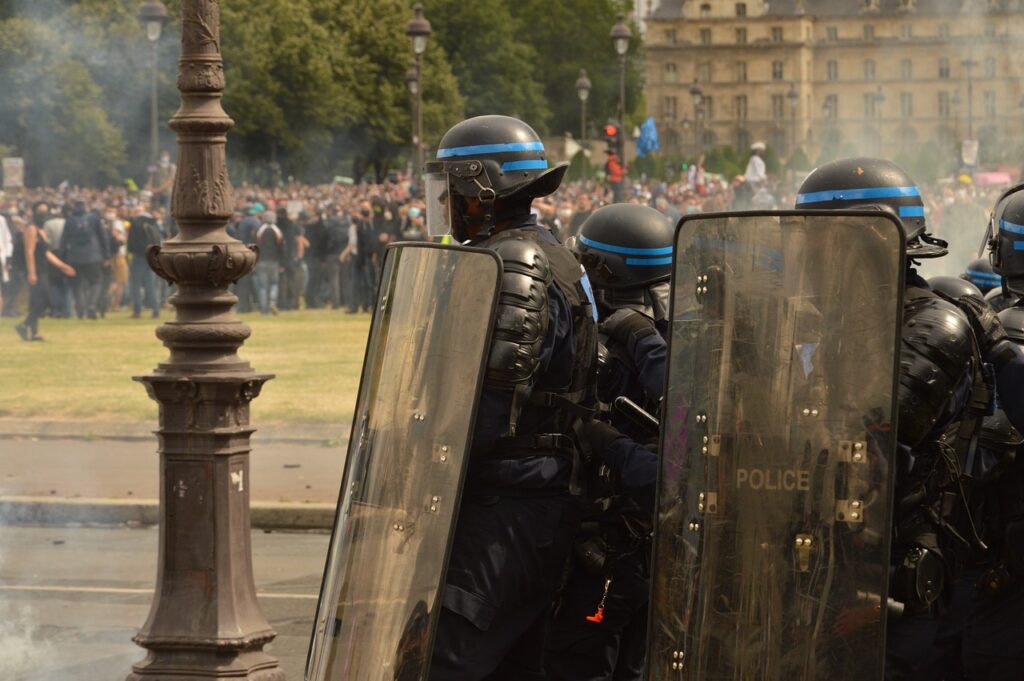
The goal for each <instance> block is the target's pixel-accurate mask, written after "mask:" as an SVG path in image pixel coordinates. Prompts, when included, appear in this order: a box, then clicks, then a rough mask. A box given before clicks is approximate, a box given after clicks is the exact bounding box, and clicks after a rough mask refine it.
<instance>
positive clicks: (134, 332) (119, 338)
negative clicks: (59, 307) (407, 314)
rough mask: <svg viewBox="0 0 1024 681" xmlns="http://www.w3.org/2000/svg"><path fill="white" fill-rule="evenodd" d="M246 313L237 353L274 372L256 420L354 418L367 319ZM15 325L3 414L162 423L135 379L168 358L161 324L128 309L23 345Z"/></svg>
mask: <svg viewBox="0 0 1024 681" xmlns="http://www.w3.org/2000/svg"><path fill="white" fill-rule="evenodd" d="M172 315H173V312H172V311H168V310H165V311H164V315H163V316H164V318H169V317H171V316H172ZM239 316H240V317H241V318H242V320H243V321H245V323H247V324H248V325H249V326H250V327H252V337H251V338H250V339H249V340H248V342H246V344H245V345H244V346H242V350H241V353H240V354H241V355H242V357H244V358H245V359H246V360H248V361H249V362H250V363H251V364H252V366H253V368H254V369H255V370H256V371H258V372H260V373H272V374H275V375H276V378H274V379H273V380H271V381H269V382H268V383H267V384H266V385H265V386H264V388H263V392H262V394H261V395H260V396H259V397H258V398H257V399H256V400H255V401H254V402H253V404H252V420H253V423H254V424H265V423H337V422H339V421H344V422H348V421H349V420H350V419H351V415H352V410H353V409H354V407H355V398H356V391H357V390H358V388H359V371H360V369H361V367H362V363H363V350H364V347H365V344H366V335H367V333H368V330H369V326H370V316H369V315H367V314H358V315H347V314H344V313H343V312H337V311H330V310H304V311H301V312H283V313H281V314H280V315H279V316H277V317H262V316H260V315H258V314H245V315H239ZM17 321H19V320H14V319H2V320H0V416H2V417H7V418H25V419H47V420H95V421H108V422H110V421H119V422H137V421H149V422H153V423H154V424H155V422H156V418H157V409H156V403H155V402H153V401H152V400H150V399H149V397H148V396H147V395H146V390H145V388H144V387H143V386H142V385H141V384H140V383H137V382H135V381H133V380H132V376H138V375H140V374H146V373H149V372H150V371H151V370H153V369H154V368H155V367H156V365H157V363H159V362H161V361H163V360H165V359H166V358H167V354H168V353H167V349H166V348H165V347H164V346H163V344H162V343H161V342H160V341H159V340H157V338H156V336H155V335H154V333H153V332H154V329H155V328H156V326H157V325H158V323H159V322H160V321H161V320H153V319H148V318H144V319H131V318H129V316H128V313H127V312H124V311H122V312H118V313H114V314H108V315H107V318H106V319H101V320H98V321H78V320H59V319H43V320H41V322H40V328H39V332H40V335H42V336H44V337H45V338H46V341H45V342H42V343H26V342H24V341H22V340H21V339H20V338H19V337H18V335H17V334H16V333H15V332H14V325H15V323H16V322H17Z"/></svg>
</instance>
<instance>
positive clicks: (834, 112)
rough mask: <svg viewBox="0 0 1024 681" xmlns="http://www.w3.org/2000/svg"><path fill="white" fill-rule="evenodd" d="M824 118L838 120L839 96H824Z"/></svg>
mask: <svg viewBox="0 0 1024 681" xmlns="http://www.w3.org/2000/svg"><path fill="white" fill-rule="evenodd" d="M822 110H823V111H824V113H825V118H829V119H831V120H835V119H837V118H839V95H826V97H825V106H823V107H822Z"/></svg>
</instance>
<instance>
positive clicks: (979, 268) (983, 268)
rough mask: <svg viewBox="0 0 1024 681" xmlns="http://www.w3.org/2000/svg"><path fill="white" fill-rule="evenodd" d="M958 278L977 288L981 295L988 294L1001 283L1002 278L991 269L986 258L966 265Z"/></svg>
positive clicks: (977, 259)
mask: <svg viewBox="0 0 1024 681" xmlns="http://www.w3.org/2000/svg"><path fill="white" fill-rule="evenodd" d="M960 278H961V279H966V280H967V281H969V282H971V283H972V284H974V285H975V286H977V287H978V290H979V291H981V292H982V294H985V293H988V292H989V291H991V290H992V289H994V288H996V287H998V286H1000V285H1002V283H1003V278H1002V277H1001V276H1000V275H998V274H996V272H995V270H993V269H992V263H991V262H989V260H988V258H975V259H974V260H972V261H971V262H970V263H969V264H968V265H967V269H966V270H964V273H963V274H961V275H960Z"/></svg>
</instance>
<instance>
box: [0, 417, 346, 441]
mask: <svg viewBox="0 0 1024 681" xmlns="http://www.w3.org/2000/svg"><path fill="white" fill-rule="evenodd" d="M156 425H157V424H156V423H152V424H140V423H94V422H91V421H33V420H31V419H29V420H20V419H10V418H6V419H5V418H0V440H14V439H25V440H114V441H119V442H153V443H154V444H155V443H156ZM351 428H352V425H351V424H350V423H339V424H338V425H336V426H325V425H320V424H307V425H301V426H299V425H294V426H280V425H266V426H262V427H260V426H257V427H256V432H255V433H253V436H252V442H253V444H255V445H259V444H293V445H320V446H323V447H334V446H344V445H345V443H346V442H347V441H348V434H349V432H350V430H351Z"/></svg>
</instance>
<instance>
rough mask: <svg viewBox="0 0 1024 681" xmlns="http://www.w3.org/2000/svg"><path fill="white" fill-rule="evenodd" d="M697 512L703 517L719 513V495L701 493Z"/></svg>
mask: <svg viewBox="0 0 1024 681" xmlns="http://www.w3.org/2000/svg"><path fill="white" fill-rule="evenodd" d="M697 511H698V512H699V513H701V514H702V515H703V514H707V515H714V514H715V513H718V493H717V492H701V493H700V495H699V496H698V497H697Z"/></svg>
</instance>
